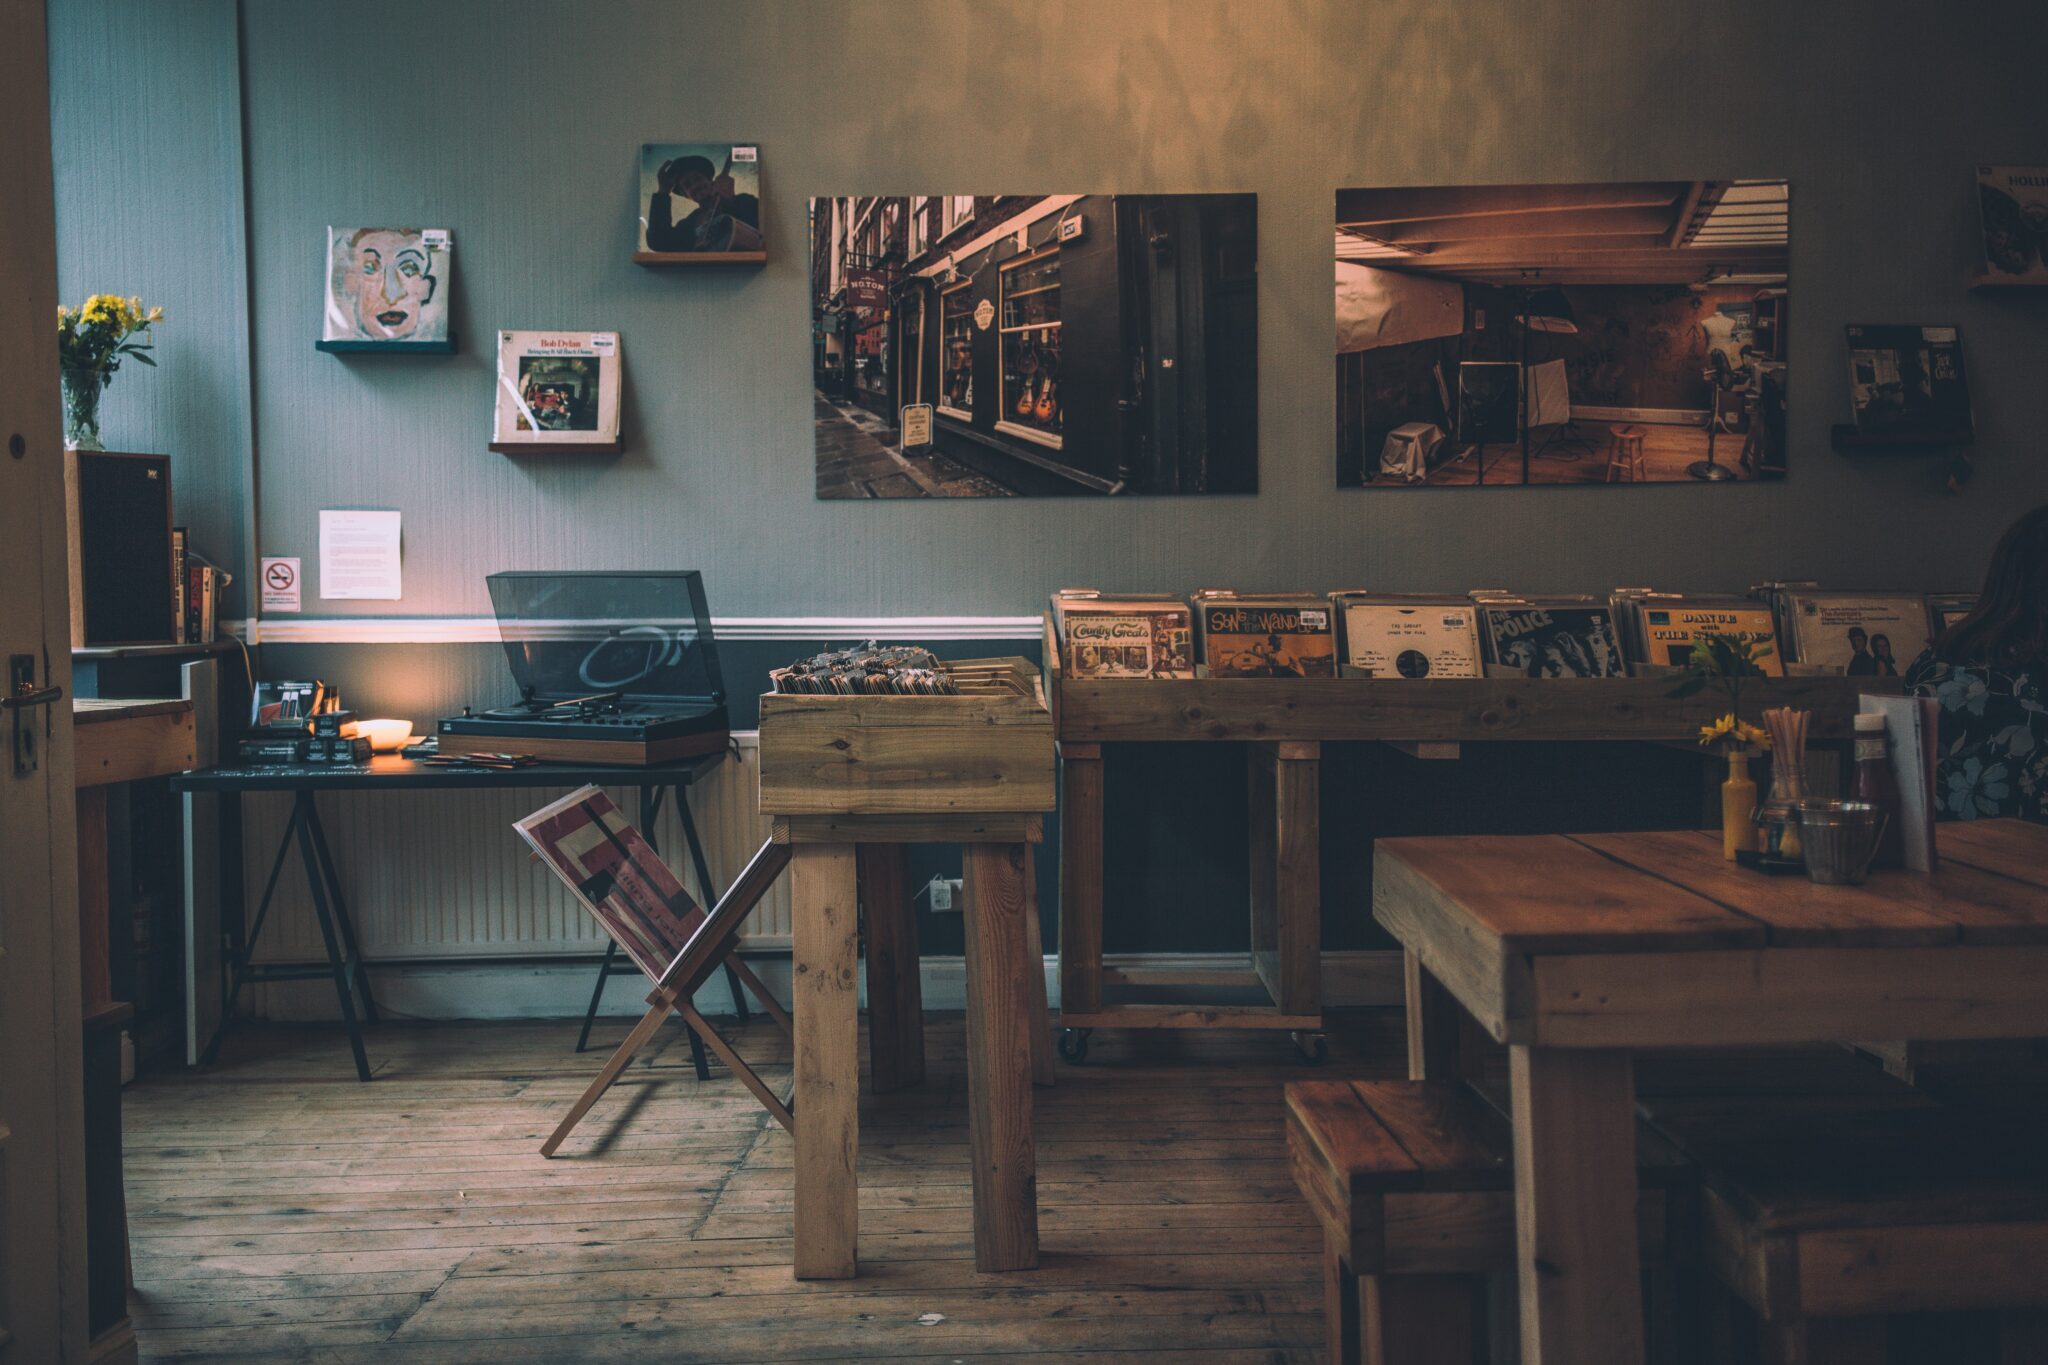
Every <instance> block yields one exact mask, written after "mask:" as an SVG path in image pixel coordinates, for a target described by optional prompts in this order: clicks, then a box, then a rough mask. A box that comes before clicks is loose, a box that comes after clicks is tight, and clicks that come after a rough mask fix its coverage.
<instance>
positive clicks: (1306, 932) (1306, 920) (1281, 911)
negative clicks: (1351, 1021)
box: [1273, 742, 1323, 1014]
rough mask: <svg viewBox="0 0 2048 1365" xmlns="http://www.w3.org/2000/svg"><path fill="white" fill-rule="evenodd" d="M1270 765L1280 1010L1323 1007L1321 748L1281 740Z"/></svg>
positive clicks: (1302, 1011)
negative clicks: (1272, 779)
mask: <svg viewBox="0 0 2048 1365" xmlns="http://www.w3.org/2000/svg"><path fill="white" fill-rule="evenodd" d="M1278 747H1279V754H1278V759H1277V761H1276V762H1275V764H1274V766H1273V778H1274V781H1273V824H1274V837H1273V843H1274V848H1273V864H1274V867H1273V871H1274V885H1273V907H1274V911H1275V913H1276V915H1277V917H1278V920H1279V923H1278V929H1279V942H1278V944H1277V945H1276V946H1277V948H1278V952H1279V986H1280V990H1279V994H1278V997H1277V1003H1278V1004H1279V1006H1280V1012H1281V1013H1282V1014H1321V1013H1322V1011H1323V956H1322V955H1323V847H1322V843H1323V841H1322V812H1321V807H1322V791H1323V786H1322V772H1323V762H1322V753H1323V746H1322V745H1320V744H1317V743H1314V742H1309V743H1282V744H1280V745H1279V746H1278Z"/></svg>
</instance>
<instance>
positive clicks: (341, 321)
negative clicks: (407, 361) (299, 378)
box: [320, 227, 454, 351]
mask: <svg viewBox="0 0 2048 1365" xmlns="http://www.w3.org/2000/svg"><path fill="white" fill-rule="evenodd" d="M452 245H453V244H452V241H451V239H450V235H449V233H448V230H447V229H445V228H412V227H330V228H328V229H327V280H326V307H325V309H324V310H323V312H322V316H321V327H320V347H321V349H322V350H337V351H339V350H387V349H389V350H406V349H410V350H439V351H445V350H448V349H451V339H450V336H449V331H448V290H449V283H450V279H449V277H450V274H451V273H452V271H453V269H454V266H453V257H452V255H451V248H452Z"/></svg>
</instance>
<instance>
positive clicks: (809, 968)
mask: <svg viewBox="0 0 2048 1365" xmlns="http://www.w3.org/2000/svg"><path fill="white" fill-rule="evenodd" d="M789 873H790V887H789V889H790V902H791V915H790V918H791V925H790V930H791V933H790V938H791V946H792V952H791V959H792V960H791V964H790V975H791V992H790V993H791V996H792V999H791V1006H792V1008H791V1011H790V1012H791V1014H792V1015H793V1016H794V1017H795V1024H796V1044H795V1053H796V1065H795V1070H796V1093H795V1101H796V1103H795V1105H794V1108H795V1110H796V1276H797V1278H798V1279H800V1280H844V1279H851V1278H852V1277H853V1274H854V1245H855V1240H856V1236H857V1231H858V1213H857V1209H858V1202H859V1191H858V1187H857V1185H856V1183H855V1166H856V1163H857V1161H858V1158H859V1152H860V1061H859V1052H860V1018H859V1003H860V993H859V981H858V979H857V977H856V973H857V972H858V970H859V966H860V964H859V961H858V933H857V924H858V916H857V914H856V912H855V908H854V907H855V904H856V895H857V891H856V872H855V864H854V852H853V847H852V845H850V844H803V845H800V846H799V847H798V848H797V849H796V850H795V852H794V853H793V854H792V855H791V858H790V869H789Z"/></svg>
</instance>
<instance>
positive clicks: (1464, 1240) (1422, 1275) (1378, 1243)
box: [1287, 1081, 1693, 1365]
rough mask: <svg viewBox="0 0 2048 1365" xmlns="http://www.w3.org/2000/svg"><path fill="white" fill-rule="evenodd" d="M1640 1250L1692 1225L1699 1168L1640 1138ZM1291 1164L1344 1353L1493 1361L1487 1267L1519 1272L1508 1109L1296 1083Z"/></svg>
mask: <svg viewBox="0 0 2048 1365" xmlns="http://www.w3.org/2000/svg"><path fill="white" fill-rule="evenodd" d="M1642 1139H1643V1147H1642V1149H1641V1154H1640V1160H1641V1166H1640V1188H1641V1192H1642V1193H1641V1203H1640V1205H1639V1217H1640V1219H1641V1223H1642V1247H1643V1253H1644V1256H1645V1258H1646V1259H1647V1258H1649V1257H1651V1256H1652V1255H1656V1256H1658V1257H1659V1259H1660V1260H1661V1259H1662V1254H1663V1251H1664V1248H1665V1247H1666V1246H1667V1244H1668V1245H1670V1246H1672V1247H1674V1248H1682V1247H1684V1246H1687V1245H1688V1244H1689V1243H1690V1241H1691V1239H1690V1238H1686V1237H1677V1236H1669V1237H1668V1236H1667V1234H1666V1224H1667V1221H1671V1222H1674V1223H1681V1224H1682V1223H1686V1222H1689V1221H1690V1219H1689V1217H1687V1216H1686V1215H1685V1214H1683V1213H1681V1212H1680V1210H1681V1209H1690V1208H1691V1207H1692V1204H1693V1199H1692V1175H1691V1171H1690V1169H1689V1168H1688V1166H1687V1165H1686V1163H1685V1161H1684V1159H1683V1158H1682V1157H1680V1156H1679V1155H1678V1154H1677V1153H1676V1152H1675V1151H1674V1150H1673V1149H1672V1148H1671V1146H1670V1144H1669V1143H1667V1142H1664V1141H1663V1140H1662V1139H1660V1138H1658V1137H1657V1136H1656V1135H1655V1134H1653V1133H1649V1132H1647V1131H1645V1132H1644V1133H1643V1134H1642ZM1287 1160H1288V1165H1289V1167H1290V1169H1291V1170H1292V1172H1293V1174H1294V1180H1295V1183H1296V1184H1297V1185H1299V1186H1300V1187H1301V1192H1302V1195H1303V1196H1304V1197H1305V1198H1306V1199H1307V1200H1308V1203H1309V1207H1310V1208H1311V1209H1312V1210H1314V1212H1315V1215H1316V1219H1317V1221H1318V1222H1320V1223H1321V1224H1322V1226H1323V1241H1324V1253H1323V1312H1324V1315H1325V1319H1326V1324H1327V1327H1326V1330H1327V1334H1328V1339H1329V1355H1330V1359H1331V1361H1332V1362H1334V1363H1336V1365H1342V1363H1343V1362H1373V1363H1376V1365H1450V1363H1451V1362H1457V1365H1466V1363H1467V1362H1470V1361H1472V1360H1474V1359H1484V1358H1486V1357H1485V1355H1484V1350H1485V1347H1486V1334H1487V1325H1488V1324H1487V1317H1488V1314H1487V1283H1486V1277H1488V1276H1489V1275H1499V1276H1505V1275H1512V1274H1513V1273H1514V1269H1515V1189H1514V1185H1515V1163H1514V1153H1513V1145H1512V1140H1511V1136H1510V1133H1509V1123H1508V1119H1507V1117H1506V1116H1505V1115H1504V1114H1502V1113H1501V1112H1500V1110H1498V1109H1496V1108H1494V1107H1493V1105H1491V1104H1490V1103H1488V1102H1487V1100H1486V1099H1484V1098H1483V1097H1481V1095H1480V1094H1479V1093H1478V1092H1477V1091H1475V1090H1474V1089H1472V1088H1471V1087H1469V1086H1466V1085H1464V1084H1461V1083H1459V1082H1456V1081H1297V1082H1294V1083H1293V1084H1290V1085H1289V1086H1288V1087H1287Z"/></svg>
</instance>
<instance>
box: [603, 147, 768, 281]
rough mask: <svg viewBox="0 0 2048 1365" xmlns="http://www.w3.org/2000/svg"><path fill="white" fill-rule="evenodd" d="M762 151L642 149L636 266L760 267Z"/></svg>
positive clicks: (762, 249) (763, 245)
mask: <svg viewBox="0 0 2048 1365" xmlns="http://www.w3.org/2000/svg"><path fill="white" fill-rule="evenodd" d="M766 251H767V238H766V237H765V236H764V235H763V234H762V228H761V149H760V148H759V147H756V146H753V145H751V144H747V143H741V144H737V145H735V144H733V143H725V142H721V143H677V142H650V143H647V144H645V145H644V146H642V147H641V148H640V240H639V248H638V250H637V251H636V252H635V253H634V259H635V260H637V261H640V262H642V263H643V264H649V265H658V264H661V263H663V262H666V261H691V260H704V261H734V262H758V261H763V260H766V259H767V255H766Z"/></svg>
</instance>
